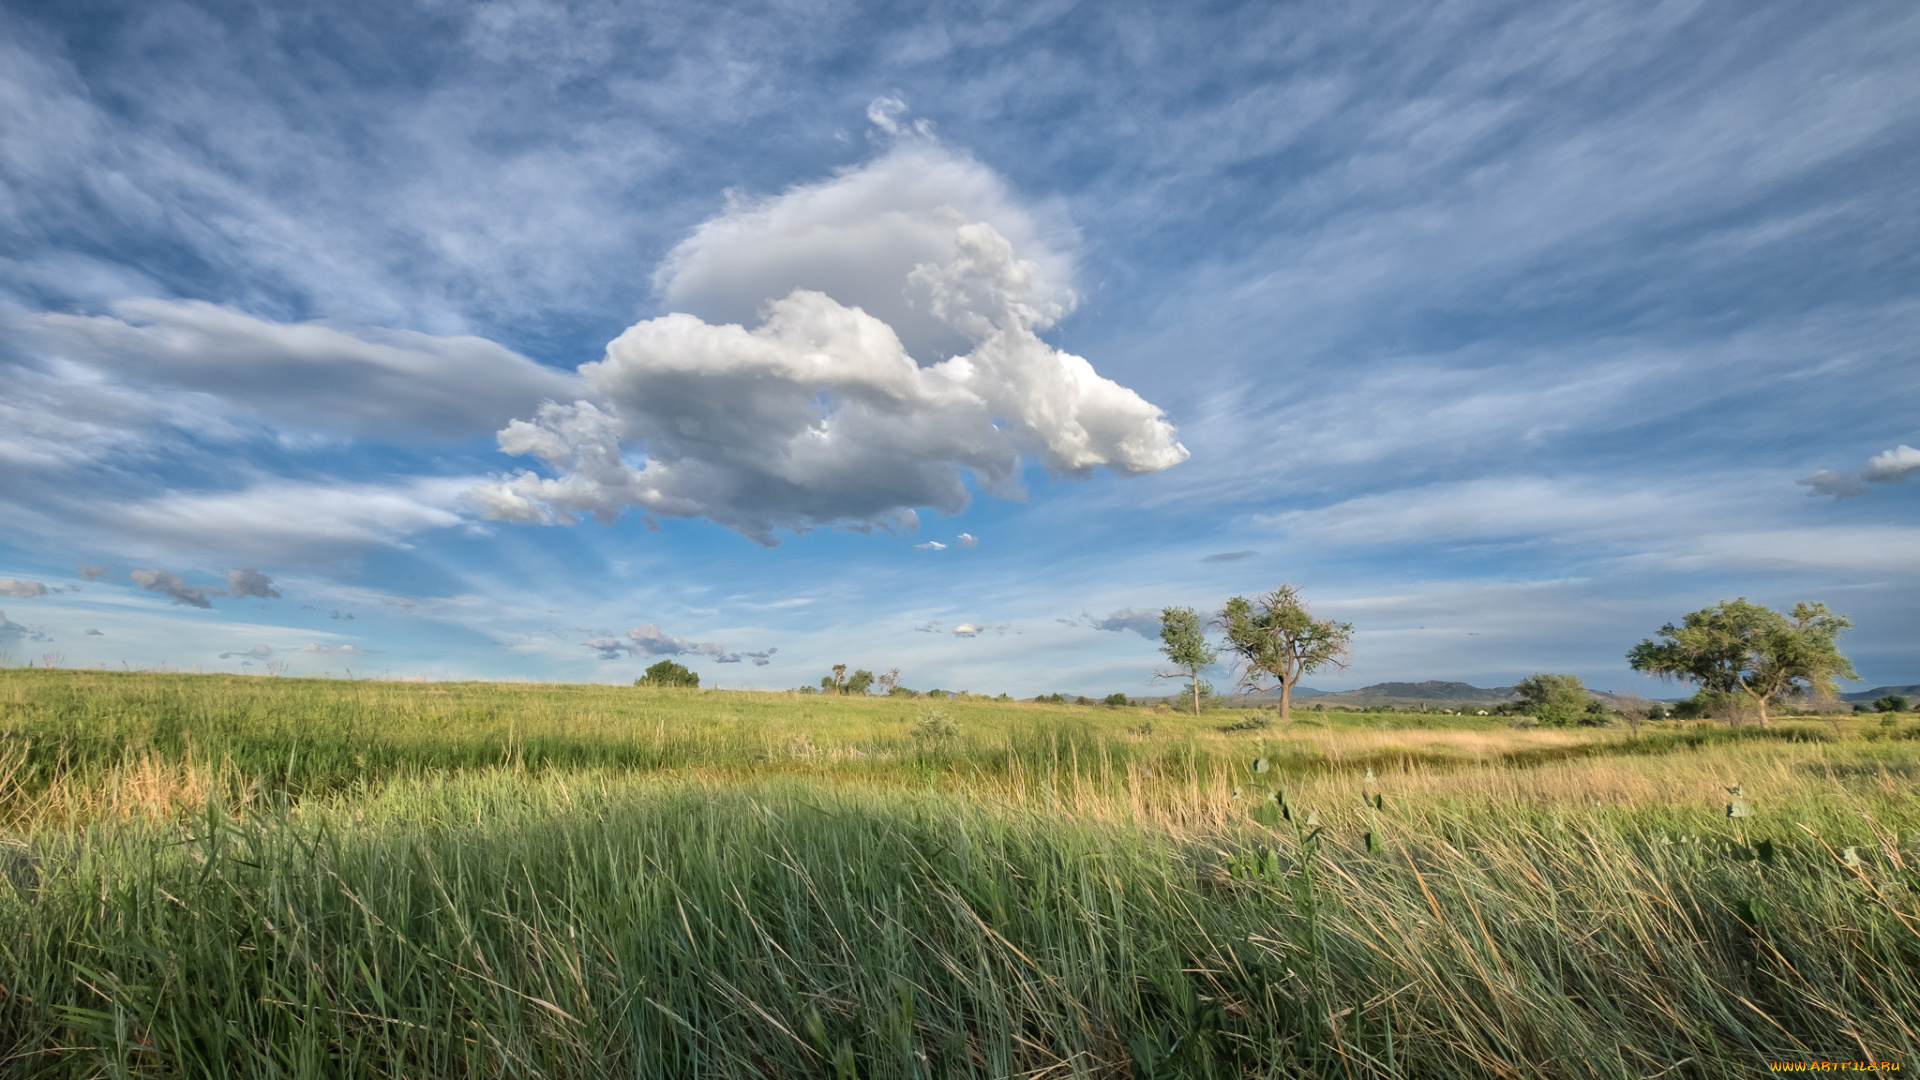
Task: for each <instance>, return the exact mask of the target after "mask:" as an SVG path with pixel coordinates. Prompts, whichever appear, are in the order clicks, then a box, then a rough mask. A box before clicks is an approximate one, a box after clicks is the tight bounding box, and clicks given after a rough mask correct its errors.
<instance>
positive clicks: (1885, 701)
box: [1873, 694, 1907, 713]
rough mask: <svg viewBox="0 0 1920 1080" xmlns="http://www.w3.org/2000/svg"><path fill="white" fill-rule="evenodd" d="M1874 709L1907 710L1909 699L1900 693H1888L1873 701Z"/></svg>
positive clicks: (1890, 711)
mask: <svg viewBox="0 0 1920 1080" xmlns="http://www.w3.org/2000/svg"><path fill="white" fill-rule="evenodd" d="M1873 709H1874V711H1875V712H1888V713H1892V712H1906V711H1907V699H1906V698H1904V697H1902V696H1900V695H1899V694H1888V695H1887V696H1886V697H1883V698H1881V699H1879V700H1878V701H1875V702H1874V703H1873Z"/></svg>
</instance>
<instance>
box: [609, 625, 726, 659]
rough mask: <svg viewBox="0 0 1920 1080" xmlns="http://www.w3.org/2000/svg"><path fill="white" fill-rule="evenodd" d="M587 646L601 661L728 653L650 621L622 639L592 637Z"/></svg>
mask: <svg viewBox="0 0 1920 1080" xmlns="http://www.w3.org/2000/svg"><path fill="white" fill-rule="evenodd" d="M586 646H587V648H589V649H592V650H593V651H595V652H597V653H599V654H600V659H602V660H618V659H619V658H620V657H622V656H636V657H637V656H712V657H716V658H718V657H723V656H726V655H727V650H726V648H725V647H724V646H722V645H721V644H719V643H718V642H714V641H688V640H687V639H686V638H679V637H673V636H672V635H670V634H667V633H666V632H664V631H662V630H661V629H660V628H659V627H658V626H656V625H654V624H653V623H647V624H645V625H644V626H636V627H634V628H633V629H631V630H628V631H627V633H626V636H625V637H623V638H616V637H612V636H608V635H603V636H601V637H596V638H592V639H590V640H589V641H587V642H586Z"/></svg>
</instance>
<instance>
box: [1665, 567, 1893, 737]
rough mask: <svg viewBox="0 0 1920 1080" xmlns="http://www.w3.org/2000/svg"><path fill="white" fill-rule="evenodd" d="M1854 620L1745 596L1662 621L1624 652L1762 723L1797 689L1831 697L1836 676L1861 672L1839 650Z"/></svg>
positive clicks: (1810, 606) (1812, 606)
mask: <svg viewBox="0 0 1920 1080" xmlns="http://www.w3.org/2000/svg"><path fill="white" fill-rule="evenodd" d="M1852 625H1853V622H1852V621H1851V620H1849V619H1848V618H1847V617H1846V616H1845V615H1835V614H1834V613H1833V612H1831V611H1828V610H1827V605H1825V604H1809V603H1804V602H1803V603H1799V604H1795V605H1794V607H1793V611H1792V612H1790V613H1787V614H1781V613H1780V612H1778V611H1775V610H1773V609H1772V608H1768V607H1762V606H1761V605H1759V604H1751V603H1748V602H1747V598H1746V597H1744V596H1743V597H1741V598H1739V599H1738V600H1724V601H1721V602H1720V603H1718V604H1715V605H1714V606H1712V607H1709V608H1702V609H1700V610H1699V611H1696V612H1694V613H1692V614H1690V615H1688V616H1687V617H1686V618H1685V619H1683V620H1682V621H1681V623H1680V625H1679V626H1675V625H1674V624H1672V623H1668V624H1667V625H1665V626H1663V627H1661V628H1660V633H1659V638H1658V640H1655V639H1654V638H1647V639H1645V640H1643V641H1641V642H1640V644H1638V645H1635V646H1634V647H1633V648H1632V649H1631V650H1629V651H1628V652H1627V662H1628V663H1629V664H1631V665H1632V666H1633V669H1634V670H1635V671H1645V672H1649V673H1651V674H1654V675H1660V676H1663V677H1666V678H1677V679H1684V680H1686V681H1688V682H1692V683H1695V684H1697V685H1699V687H1700V688H1701V689H1702V690H1705V691H1707V692H1708V693H1709V694H1711V695H1714V696H1716V697H1718V698H1720V699H1722V700H1725V701H1727V702H1729V703H1730V704H1732V705H1734V706H1735V708H1736V709H1742V708H1750V709H1752V710H1753V712H1754V714H1755V715H1756V716H1757V717H1758V718H1759V721H1760V723H1761V725H1762V726H1765V724H1766V722H1767V706H1768V705H1769V704H1771V703H1772V702H1774V701H1775V700H1777V699H1779V698H1780V697H1781V696H1783V695H1785V694H1788V693H1792V692H1796V691H1797V692H1799V693H1802V694H1805V695H1807V696H1809V697H1821V698H1831V697H1832V696H1833V694H1834V690H1835V685H1834V680H1835V679H1840V678H1844V679H1853V678H1858V677H1859V676H1858V675H1856V674H1855V672H1854V670H1853V662H1852V661H1850V660H1848V659H1847V658H1846V657H1845V656H1843V655H1841V653H1840V647H1839V644H1838V639H1839V637H1840V634H1841V632H1842V631H1844V630H1846V629H1847V628H1848V627H1850V626H1852Z"/></svg>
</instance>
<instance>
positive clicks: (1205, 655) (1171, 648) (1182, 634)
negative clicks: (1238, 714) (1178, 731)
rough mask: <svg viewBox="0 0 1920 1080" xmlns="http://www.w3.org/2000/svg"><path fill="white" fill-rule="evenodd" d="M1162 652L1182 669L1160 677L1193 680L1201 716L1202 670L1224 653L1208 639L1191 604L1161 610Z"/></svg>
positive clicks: (1196, 707) (1196, 708)
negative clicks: (1215, 647) (1219, 651)
mask: <svg viewBox="0 0 1920 1080" xmlns="http://www.w3.org/2000/svg"><path fill="white" fill-rule="evenodd" d="M1160 651H1161V652H1163V653H1165V654H1167V659H1169V660H1171V661H1173V663H1174V666H1175V667H1177V668H1179V669H1180V670H1179V671H1178V672H1166V673H1162V674H1157V675H1155V676H1154V678H1156V679H1189V680H1191V681H1192V682H1193V715H1195V716H1199V715H1200V672H1201V670H1202V669H1203V668H1208V667H1211V666H1213V662H1214V661H1215V660H1218V659H1220V654H1219V653H1217V652H1215V651H1214V649H1213V645H1212V644H1210V643H1209V642H1208V641H1207V635H1206V631H1204V630H1203V629H1201V626H1200V616H1199V615H1198V614H1196V613H1195V612H1194V610H1193V609H1192V608H1190V607H1170V608H1164V609H1162V610H1161V612H1160Z"/></svg>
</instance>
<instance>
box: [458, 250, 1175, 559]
mask: <svg viewBox="0 0 1920 1080" xmlns="http://www.w3.org/2000/svg"><path fill="white" fill-rule="evenodd" d="M949 231H950V233H951V235H952V237H953V250H954V251H955V253H956V254H955V257H954V258H953V260H952V261H951V262H948V263H946V264H943V265H936V264H932V263H921V264H918V265H916V266H914V267H912V268H910V269H908V270H907V271H906V272H905V274H903V275H902V276H901V278H900V279H897V281H898V283H899V285H900V286H901V287H905V286H907V285H909V284H911V285H915V286H917V287H919V288H920V289H921V290H922V292H923V294H924V299H925V302H926V304H927V306H928V310H929V311H930V312H931V313H932V314H933V315H935V316H936V317H937V318H938V319H940V320H941V321H942V322H943V323H945V324H946V325H948V326H950V327H952V328H954V329H955V330H957V331H959V332H960V333H962V334H963V335H964V336H965V337H966V338H968V339H969V340H971V341H972V343H973V349H972V351H971V352H969V353H967V354H965V355H961V356H955V357H952V358H950V359H947V360H943V361H939V362H937V363H932V364H927V365H923V364H921V363H920V362H918V361H916V359H915V357H914V356H912V355H911V354H910V353H909V352H908V350H907V348H906V346H905V345H904V344H903V343H902V341H901V339H900V336H899V335H898V334H897V333H896V332H895V329H894V328H893V327H892V326H890V325H889V324H888V323H886V322H884V321H882V320H881V319H879V318H876V317H875V316H874V315H872V314H870V313H869V312H868V311H866V310H864V309H862V308H861V307H858V306H849V304H847V303H843V302H842V301H841V300H839V299H836V298H835V297H834V296H830V295H828V294H827V293H824V292H820V291H817V290H813V289H804V288H795V289H793V290H791V291H790V292H788V293H786V294H785V295H784V296H782V297H781V298H779V299H776V300H774V301H773V302H772V303H771V304H768V305H767V306H766V307H765V318H764V320H763V321H762V322H761V323H760V325H759V326H757V327H755V328H754V329H751V330H749V329H747V328H745V327H744V326H741V325H739V324H731V323H729V324H720V325H715V324H713V323H709V322H706V321H704V320H702V319H700V318H697V317H695V316H693V315H690V314H686V313H676V314H672V315H666V316H663V317H661V318H657V319H650V320H648V321H646V322H643V323H640V324H638V325H636V326H633V327H631V328H629V329H628V330H627V331H626V332H625V333H623V334H621V335H620V337H619V338H617V339H615V340H614V341H613V342H612V344H610V345H609V346H608V347H607V354H606V358H605V359H603V360H600V361H598V362H595V363H590V364H586V365H583V366H582V367H581V369H580V370H581V375H582V377H583V379H584V382H585V384H586V386H587V388H588V389H589V390H590V391H591V392H593V393H594V394H595V395H596V397H597V400H595V401H578V402H575V403H573V404H570V405H562V404H558V403H548V404H546V405H544V406H542V407H541V408H540V410H539V411H538V412H537V413H536V414H535V416H534V418H533V419H532V420H531V421H526V420H516V421H514V422H513V423H511V424H509V425H508V426H507V427H506V428H505V429H504V430H503V431H501V432H500V436H499V439H500V446H501V449H503V450H505V451H506V452H508V453H510V454H517V455H530V456H533V457H536V458H538V459H540V460H541V461H543V462H545V463H546V464H547V465H548V467H549V468H550V469H551V470H553V471H554V472H555V473H557V474H558V475H556V476H553V477H546V476H541V475H538V474H536V473H533V472H530V471H524V470H523V471H521V472H520V473H518V474H516V475H514V476H511V477H507V478H504V479H502V480H499V481H496V482H494V483H491V484H488V485H484V486H482V487H480V488H478V489H476V490H475V491H474V492H473V495H472V498H473V501H474V503H475V504H476V505H477V506H478V507H479V508H480V509H481V512H482V513H484V514H486V515H487V516H489V517H494V518H499V519H504V520H510V521H539V522H556V521H558V522H570V521H573V520H575V519H576V518H577V517H578V516H580V515H584V514H590V515H593V516H594V517H596V518H598V519H600V520H602V521H610V520H612V519H613V518H614V517H616V516H618V514H619V513H620V512H621V511H622V510H624V509H626V508H628V507H637V508H639V509H641V510H643V511H645V512H647V513H650V514H659V515H665V516H673V517H707V518H711V519H712V520H714V521H717V522H719V523H720V524H722V525H725V526H727V527H729V528H732V529H735V530H737V531H739V532H741V533H742V534H744V535H747V536H749V537H752V538H754V539H755V540H758V541H760V542H761V543H767V544H771V543H774V542H775V541H774V538H773V533H774V531H775V530H778V529H791V530H795V531H802V530H806V529H810V528H817V527H820V526H830V525H839V526H846V527H852V528H861V529H870V528H874V527H882V528H913V527H915V526H917V524H918V517H917V515H916V514H915V508H916V507H932V508H934V509H935V510H938V511H940V512H942V513H953V512H956V511H958V510H960V509H962V508H964V507H965V506H966V505H967V502H968V498H969V496H968V493H967V488H966V486H965V484H964V483H963V482H962V478H961V470H963V469H966V470H971V471H972V473H973V474H974V476H975V477H976V478H977V479H978V480H979V481H980V483H981V484H982V485H983V486H984V487H985V488H986V489H987V490H989V491H992V492H995V493H997V494H1004V495H1015V494H1017V493H1018V490H1019V489H1018V476H1019V471H1018V467H1019V461H1020V458H1021V456H1022V455H1023V454H1024V455H1031V456H1033V457H1034V458H1036V459H1037V460H1038V461H1039V462H1040V463H1041V464H1042V465H1044V466H1045V467H1046V468H1047V469H1048V470H1049V471H1050V472H1052V473H1054V474H1056V475H1067V476H1084V475H1086V474H1087V473H1089V472H1091V471H1092V470H1093V469H1095V468H1098V467H1101V466H1105V467H1107V468H1109V469H1112V470H1113V471H1115V472H1119V473H1122V474H1124V475H1134V474H1140V473H1148V472H1154V471H1157V470H1160V469H1165V468H1168V467H1170V466H1172V465H1176V464H1178V463H1180V462H1181V461H1184V460H1186V458H1187V450H1186V448H1185V447H1183V446H1181V445H1180V443H1179V442H1178V441H1177V440H1176V439H1175V437H1174V430H1173V425H1172V424H1171V423H1169V422H1168V421H1167V419H1166V418H1165V416H1164V415H1163V414H1162V412H1161V411H1160V409H1158V408H1157V407H1155V406H1154V405H1152V404H1151V403H1149V402H1147V401H1146V400H1144V399H1143V398H1141V397H1140V396H1139V395H1138V394H1136V393H1134V392H1133V391H1132V390H1129V389H1127V388H1126V387H1123V386H1121V385H1119V384H1118V383H1115V382H1113V381H1112V380H1110V379H1106V378H1103V377H1102V376H1100V375H1099V374H1098V373H1097V372H1095V371H1094V369H1093V365H1091V364H1090V363H1088V362H1087V361H1086V360H1085V359H1083V358H1081V357H1078V356H1074V355H1072V354H1070V353H1065V352H1061V351H1059V350H1056V349H1054V348H1052V347H1051V346H1049V345H1047V344H1046V343H1045V342H1044V341H1042V340H1041V339H1040V338H1039V336H1038V335H1037V333H1036V331H1037V330H1039V329H1041V328H1044V327H1045V326H1047V325H1049V324H1050V323H1051V321H1052V320H1053V319H1054V318H1056V317H1057V316H1058V314H1059V313H1060V311H1061V310H1062V304H1063V303H1064V300H1062V299H1061V297H1062V295H1063V294H1062V293H1061V292H1060V291H1059V290H1057V289H1054V288H1052V287H1051V286H1049V285H1047V284H1046V281H1045V274H1044V272H1043V271H1042V269H1041V268H1040V267H1039V266H1038V265H1037V264H1035V263H1033V262H1031V261H1028V260H1024V259H1021V258H1019V257H1018V256H1017V255H1016V254H1015V252H1014V249H1013V246H1012V244H1011V243H1009V242H1008V240H1007V239H1006V238H1005V237H1004V236H1002V235H1001V234H1000V233H999V232H998V231H996V230H995V229H994V227H993V226H991V225H989V224H987V223H984V222H973V223H967V224H962V225H958V226H949ZM816 257H818V258H822V259H829V258H832V257H834V253H833V252H831V251H821V252H817V253H816ZM909 279H910V280H909Z"/></svg>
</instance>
